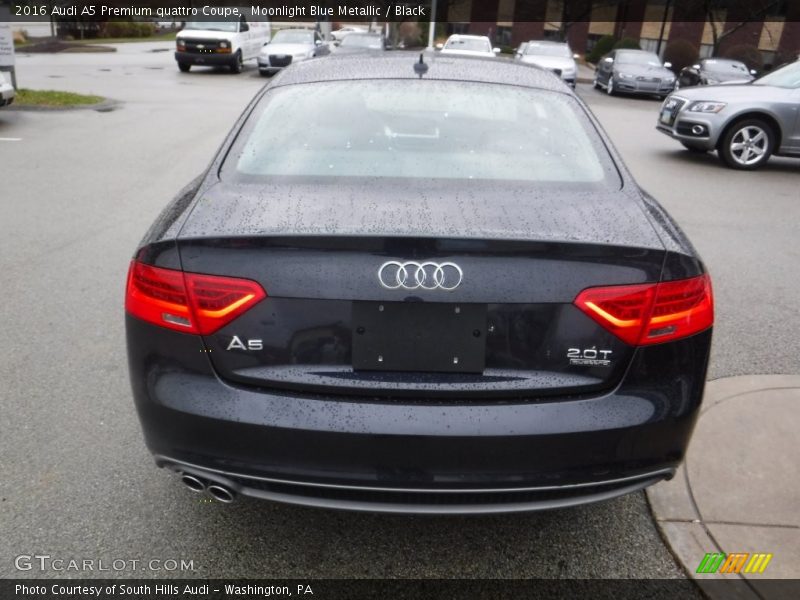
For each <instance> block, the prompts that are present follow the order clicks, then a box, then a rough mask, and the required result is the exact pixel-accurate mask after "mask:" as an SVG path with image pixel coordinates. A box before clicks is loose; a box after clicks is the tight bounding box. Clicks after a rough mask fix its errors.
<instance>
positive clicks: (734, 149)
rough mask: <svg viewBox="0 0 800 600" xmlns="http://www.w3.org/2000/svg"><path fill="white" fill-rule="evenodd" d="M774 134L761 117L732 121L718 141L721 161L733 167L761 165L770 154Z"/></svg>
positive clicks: (747, 167)
mask: <svg viewBox="0 0 800 600" xmlns="http://www.w3.org/2000/svg"><path fill="white" fill-rule="evenodd" d="M774 144H775V134H774V133H773V132H772V127H770V126H769V125H768V124H767V123H765V122H764V121H762V120H761V119H747V120H745V121H739V122H738V123H734V124H733V125H732V126H731V127H729V128H728V130H727V131H726V132H725V134H724V135H723V136H722V140H721V141H720V143H719V147H718V150H719V156H720V159H721V160H722V162H723V163H725V164H726V165H727V166H729V167H731V168H734V169H743V170H752V169H757V168H759V167H760V166H762V165H763V164H764V163H765V162H767V161H768V160H769V157H770V156H771V155H772V149H773V147H774Z"/></svg>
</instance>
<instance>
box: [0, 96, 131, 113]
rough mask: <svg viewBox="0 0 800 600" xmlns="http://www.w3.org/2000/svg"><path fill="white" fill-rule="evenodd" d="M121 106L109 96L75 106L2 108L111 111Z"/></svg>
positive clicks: (16, 107)
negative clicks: (101, 99) (95, 101)
mask: <svg viewBox="0 0 800 600" xmlns="http://www.w3.org/2000/svg"><path fill="white" fill-rule="evenodd" d="M121 106H122V102H120V101H119V100H112V99H111V98H106V99H105V100H103V101H102V102H98V103H97V104H78V105H75V106H40V105H33V104H12V105H11V106H6V107H4V108H3V110H7V111H12V110H13V111H17V112H22V111H25V112H68V111H72V110H94V111H97V112H111V111H112V110H116V109H118V108H119V107H121Z"/></svg>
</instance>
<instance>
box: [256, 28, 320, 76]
mask: <svg viewBox="0 0 800 600" xmlns="http://www.w3.org/2000/svg"><path fill="white" fill-rule="evenodd" d="M330 53H331V49H330V46H329V45H328V44H327V43H326V42H325V41H324V40H323V39H322V36H321V35H320V33H319V32H318V31H315V30H313V29H281V30H280V31H279V32H278V33H276V34H275V37H273V38H272V41H271V42H270V43H269V44H267V45H266V46H264V47H263V48H261V54H259V55H258V72H259V73H261V75H264V76H268V75H274V74H275V73H277V72H278V71H280V70H281V69H283V68H284V67H288V66H289V65H290V64H293V63H298V62H302V61H304V60H308V59H310V58H314V57H316V56H326V55H328V54H330Z"/></svg>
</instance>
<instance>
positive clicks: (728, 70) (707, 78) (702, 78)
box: [675, 58, 756, 88]
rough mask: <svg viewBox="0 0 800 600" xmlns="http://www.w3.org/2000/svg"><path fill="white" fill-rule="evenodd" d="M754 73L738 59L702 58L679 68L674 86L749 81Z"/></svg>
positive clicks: (682, 86)
mask: <svg viewBox="0 0 800 600" xmlns="http://www.w3.org/2000/svg"><path fill="white" fill-rule="evenodd" d="M755 74H756V72H755V71H752V70H750V69H748V68H747V65H746V64H744V63H743V62H741V61H738V60H730V59H727V58H704V59H703V60H701V61H700V62H698V63H697V64H694V65H692V66H690V67H684V68H683V69H681V72H680V74H679V75H678V81H677V83H676V84H675V87H676V88H685V87H693V86H696V85H719V84H720V83H749V82H751V81H753V79H755Z"/></svg>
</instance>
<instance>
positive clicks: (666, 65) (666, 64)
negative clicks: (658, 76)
mask: <svg viewBox="0 0 800 600" xmlns="http://www.w3.org/2000/svg"><path fill="white" fill-rule="evenodd" d="M664 66H665V67H666V68H668V69H670V68H672V63H671V62H665V63H664Z"/></svg>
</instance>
